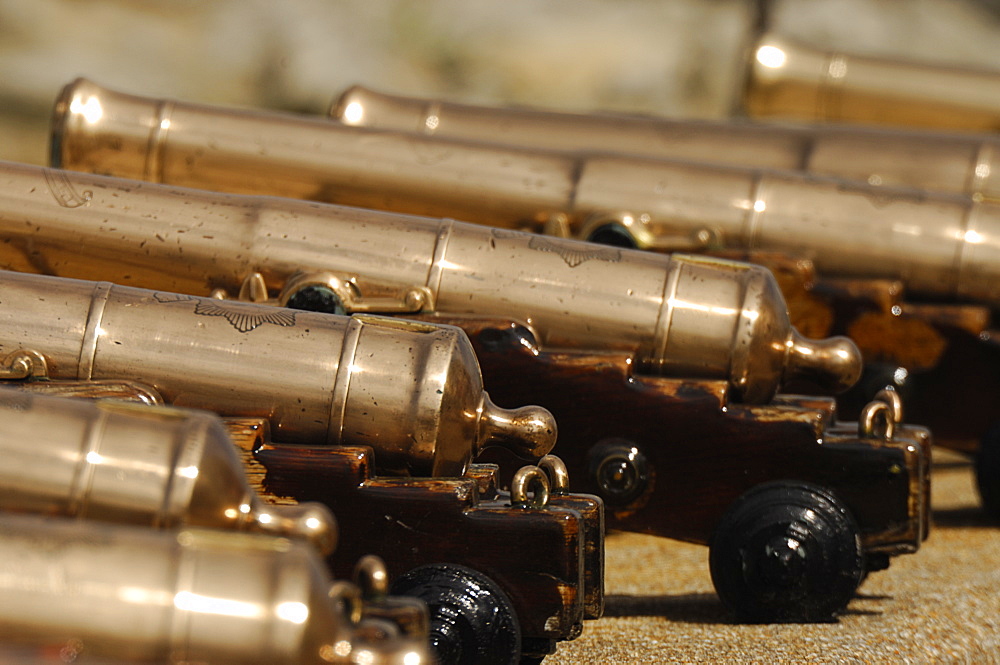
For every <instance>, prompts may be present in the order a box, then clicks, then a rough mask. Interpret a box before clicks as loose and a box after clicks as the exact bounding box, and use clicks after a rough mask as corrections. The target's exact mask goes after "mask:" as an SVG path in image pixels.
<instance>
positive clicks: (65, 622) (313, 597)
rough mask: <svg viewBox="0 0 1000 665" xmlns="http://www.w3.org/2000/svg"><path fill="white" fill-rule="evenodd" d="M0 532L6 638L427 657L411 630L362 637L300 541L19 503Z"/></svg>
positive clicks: (186, 654) (188, 651) (152, 656)
mask: <svg viewBox="0 0 1000 665" xmlns="http://www.w3.org/2000/svg"><path fill="white" fill-rule="evenodd" d="M0 530H2V533H3V535H4V537H3V538H2V539H0V559H2V560H3V562H4V563H3V570H4V574H3V575H2V576H0V640H2V641H4V642H8V641H9V642H15V643H21V644H34V645H47V644H49V645H57V646H58V645H63V644H65V643H67V642H69V641H73V642H74V643H75V644H76V645H77V646H78V650H79V651H80V652H82V653H83V654H85V655H91V654H92V655H96V656H108V657H112V658H121V659H123V660H129V661H135V662H143V663H206V664H209V663H211V664H234V665H235V664H237V663H239V664H246V665H250V664H259V663H273V664H279V663H280V664H287V665H295V664H302V665H311V664H315V665H319V664H321V663H393V664H396V663H398V664H399V665H411V664H413V665H416V664H417V663H424V662H428V656H427V653H426V648H425V647H424V646H423V645H421V644H420V643H419V642H417V641H416V640H414V639H412V638H404V637H398V636H390V637H388V638H385V639H382V640H379V641H377V642H373V641H371V642H370V641H362V640H361V639H359V638H358V635H359V634H361V633H362V632H363V626H362V625H355V624H352V623H351V621H350V620H349V619H348V617H346V616H345V615H344V611H343V608H342V607H341V606H339V605H338V604H337V603H336V602H334V600H332V599H331V598H329V597H328V595H327V590H328V589H329V588H330V579H329V577H328V575H327V573H326V570H325V568H324V567H323V564H322V562H321V560H320V558H319V557H318V556H317V555H316V553H315V552H314V550H313V549H312V548H311V547H308V546H306V545H304V544H302V543H297V542H295V541H291V540H287V539H284V538H277V537H274V536H265V535H255V534H237V533H231V532H225V531H218V530H198V529H186V530H183V531H159V530H154V529H147V528H140V527H133V526H122V525H111V524H106V523H100V522H90V521H78V520H66V519H62V518H40V517H34V516H23V515H12V514H9V513H4V514H0ZM411 654H412V655H411ZM68 662H71V661H68Z"/></svg>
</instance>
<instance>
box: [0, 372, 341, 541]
mask: <svg viewBox="0 0 1000 665" xmlns="http://www.w3.org/2000/svg"><path fill="white" fill-rule="evenodd" d="M0 414H2V415H3V417H2V418H0V459H2V460H3V463H2V464H0V510H8V511H17V512H32V513H39V514H44V515H62V516H66V517H77V518H80V519H94V520H101V521H107V522H118V523H123V524H136V525H145V526H151V527H157V528H165V529H169V528H175V527H179V526H203V527H216V528H229V529H234V530H243V531H259V532H264V533H274V534H278V535H287V536H296V537H302V538H308V539H309V540H310V541H311V542H312V543H313V544H315V545H316V546H317V547H318V548H319V550H320V551H321V552H323V553H324V554H329V553H330V552H332V551H333V549H334V545H335V543H336V522H335V521H334V518H333V515H332V514H331V513H330V511H329V510H328V509H327V508H326V506H324V505H323V504H321V503H313V502H307V503H301V504H297V505H281V506H277V505H270V504H265V503H264V502H263V501H262V500H261V499H260V497H258V496H257V495H256V494H255V493H254V491H253V490H252V489H251V488H250V485H249V484H248V482H247V478H246V472H245V471H244V469H243V464H242V462H241V461H240V459H239V457H238V456H237V455H236V452H235V449H234V448H233V443H232V440H231V439H230V438H229V435H228V434H227V433H226V430H225V428H224V427H223V425H222V422H221V421H220V420H219V418H218V416H215V415H213V414H209V413H206V412H197V411H193V410H185V409H177V408H170V407H163V406H143V405H137V404H130V403H128V402H121V401H113V400H104V401H96V402H95V401H89V400H78V399H69V398H59V397H47V396H44V395H33V394H31V393H28V392H22V391H19V390H15V389H13V388H0Z"/></svg>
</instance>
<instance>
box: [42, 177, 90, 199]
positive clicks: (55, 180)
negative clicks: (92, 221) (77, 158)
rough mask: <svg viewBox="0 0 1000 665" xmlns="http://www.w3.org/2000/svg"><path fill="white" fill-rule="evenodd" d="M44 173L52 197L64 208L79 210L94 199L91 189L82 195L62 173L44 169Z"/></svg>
mask: <svg viewBox="0 0 1000 665" xmlns="http://www.w3.org/2000/svg"><path fill="white" fill-rule="evenodd" d="M42 173H44V174H45V182H46V183H47V184H48V186H49V191H50V192H52V197H53V198H54V199H55V200H56V203H58V204H59V205H61V206H62V207H64V208H79V207H80V206H82V205H85V204H86V203H89V202H90V199H92V198H93V197H94V192H92V191H91V190H89V189H85V190H84V191H83V193H82V194H81V193H80V192H77V191H76V189H74V188H73V183H72V182H70V179H69V177H67V175H66V174H65V173H63V172H62V171H58V170H56V169H42Z"/></svg>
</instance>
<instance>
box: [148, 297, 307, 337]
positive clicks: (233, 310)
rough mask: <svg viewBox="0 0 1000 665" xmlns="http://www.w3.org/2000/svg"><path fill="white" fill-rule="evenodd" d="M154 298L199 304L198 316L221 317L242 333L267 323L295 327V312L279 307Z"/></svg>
mask: <svg viewBox="0 0 1000 665" xmlns="http://www.w3.org/2000/svg"><path fill="white" fill-rule="evenodd" d="M153 297H154V298H156V300H157V301H158V302H162V303H171V302H188V301H193V302H195V303H197V304H196V305H195V307H194V313H195V314H197V315H198V316H221V317H222V318H224V319H225V320H226V321H228V322H229V324H230V325H231V326H232V327H233V328H235V329H236V330H238V331H239V332H241V333H247V332H250V331H251V330H254V329H255V328H258V327H260V326H262V325H263V324H265V323H270V324H273V325H276V326H281V327H282V328H288V327H291V326H294V325H295V312H293V311H289V310H287V309H281V308H278V307H263V306H261V305H251V304H248V303H240V302H232V301H228V300H213V299H212V298H196V297H194V296H186V295H179V294H175V293H154V294H153Z"/></svg>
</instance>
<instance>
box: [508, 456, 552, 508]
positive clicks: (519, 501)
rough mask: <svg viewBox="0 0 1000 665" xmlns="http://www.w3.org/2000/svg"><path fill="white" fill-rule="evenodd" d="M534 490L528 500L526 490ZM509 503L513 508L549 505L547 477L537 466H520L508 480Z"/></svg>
mask: <svg viewBox="0 0 1000 665" xmlns="http://www.w3.org/2000/svg"><path fill="white" fill-rule="evenodd" d="M529 490H531V491H532V492H534V495H533V496H532V498H531V499H530V500H529V499H528V491H529ZM510 505H511V506H512V507H514V508H544V507H545V506H547V505H549V477H548V476H547V475H546V474H545V472H544V471H542V470H541V469H539V468H538V467H537V466H533V465H528V466H522V467H521V468H520V469H518V470H517V473H515V474H514V477H513V478H512V479H511V481H510Z"/></svg>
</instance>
